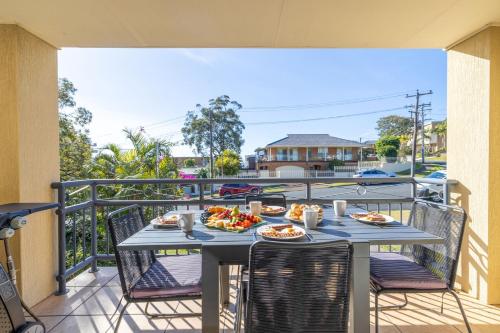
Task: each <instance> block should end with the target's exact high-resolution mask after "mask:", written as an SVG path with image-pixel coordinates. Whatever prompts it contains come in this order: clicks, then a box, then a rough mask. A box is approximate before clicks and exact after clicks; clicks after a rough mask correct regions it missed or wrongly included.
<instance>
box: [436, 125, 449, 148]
mask: <svg viewBox="0 0 500 333" xmlns="http://www.w3.org/2000/svg"><path fill="white" fill-rule="evenodd" d="M447 127H448V126H447V121H446V119H445V120H443V121H442V122H441V123H440V124H438V125H436V127H434V128H433V129H432V133H434V134H436V135H437V136H438V137H442V138H443V142H444V149H445V150H446V132H447V129H448V128H447Z"/></svg>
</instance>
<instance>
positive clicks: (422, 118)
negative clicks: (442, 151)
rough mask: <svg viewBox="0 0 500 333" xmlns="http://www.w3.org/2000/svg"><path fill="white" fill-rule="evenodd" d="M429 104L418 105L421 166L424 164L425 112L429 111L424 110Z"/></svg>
mask: <svg viewBox="0 0 500 333" xmlns="http://www.w3.org/2000/svg"><path fill="white" fill-rule="evenodd" d="M430 106H431V103H423V104H421V105H420V111H421V112H422V114H421V120H420V131H421V132H420V140H421V145H420V151H421V153H420V154H421V155H422V164H424V163H425V111H429V109H426V108H427V107H430Z"/></svg>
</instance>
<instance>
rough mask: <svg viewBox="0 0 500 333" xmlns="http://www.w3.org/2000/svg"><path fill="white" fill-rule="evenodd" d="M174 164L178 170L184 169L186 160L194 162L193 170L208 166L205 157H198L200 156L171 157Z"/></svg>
mask: <svg viewBox="0 0 500 333" xmlns="http://www.w3.org/2000/svg"><path fill="white" fill-rule="evenodd" d="M173 159H174V163H175V164H176V165H177V167H178V168H184V167H185V164H184V163H185V161H186V160H194V162H195V165H194V167H195V168H204V167H206V166H207V165H208V158H207V157H200V156H179V157H173Z"/></svg>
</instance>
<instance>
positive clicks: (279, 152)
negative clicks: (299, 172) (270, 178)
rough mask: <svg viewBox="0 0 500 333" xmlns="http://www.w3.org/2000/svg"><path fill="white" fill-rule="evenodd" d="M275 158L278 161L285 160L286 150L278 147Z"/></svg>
mask: <svg viewBox="0 0 500 333" xmlns="http://www.w3.org/2000/svg"><path fill="white" fill-rule="evenodd" d="M276 160H278V161H286V160H287V151H286V149H285V148H278V149H277V150H276Z"/></svg>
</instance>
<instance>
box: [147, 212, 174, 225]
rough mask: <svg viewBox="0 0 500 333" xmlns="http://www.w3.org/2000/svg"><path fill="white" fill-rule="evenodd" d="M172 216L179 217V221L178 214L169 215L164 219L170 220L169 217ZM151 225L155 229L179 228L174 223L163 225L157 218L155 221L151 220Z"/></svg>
mask: <svg viewBox="0 0 500 333" xmlns="http://www.w3.org/2000/svg"><path fill="white" fill-rule="evenodd" d="M172 216H176V217H177V220H179V215H177V214H174V215H168V216H165V217H164V218H168V217H172ZM150 223H151V225H152V226H153V227H154V228H177V227H178V226H177V223H172V224H162V223H159V222H158V218H155V219H153V220H151V222H150Z"/></svg>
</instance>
